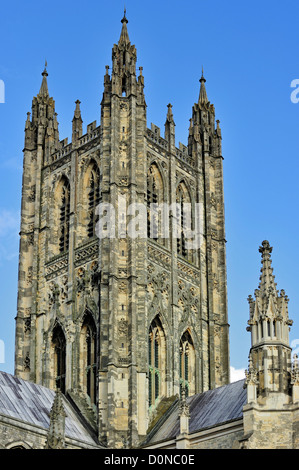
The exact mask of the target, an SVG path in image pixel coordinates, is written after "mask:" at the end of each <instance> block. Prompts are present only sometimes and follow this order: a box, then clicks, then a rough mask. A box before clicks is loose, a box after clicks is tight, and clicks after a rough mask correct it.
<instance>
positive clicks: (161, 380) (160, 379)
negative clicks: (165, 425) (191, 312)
mask: <svg viewBox="0 0 299 470" xmlns="http://www.w3.org/2000/svg"><path fill="white" fill-rule="evenodd" d="M165 356H166V344H165V335H164V331H163V328H162V325H161V322H160V320H159V318H158V317H156V318H155V319H154V320H153V322H152V324H151V326H150V329H149V338H148V361H149V383H148V385H149V391H148V397H149V406H150V407H152V406H155V405H156V403H157V401H159V399H160V398H161V397H162V396H163V395H164V394H165V364H166V357H165Z"/></svg>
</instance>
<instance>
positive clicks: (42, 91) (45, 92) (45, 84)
mask: <svg viewBox="0 0 299 470" xmlns="http://www.w3.org/2000/svg"><path fill="white" fill-rule="evenodd" d="M47 76H48V72H47V61H46V62H45V68H44V71H43V72H42V77H43V80H42V84H41V87H40V90H39V95H41V96H49V91H48V82H47Z"/></svg>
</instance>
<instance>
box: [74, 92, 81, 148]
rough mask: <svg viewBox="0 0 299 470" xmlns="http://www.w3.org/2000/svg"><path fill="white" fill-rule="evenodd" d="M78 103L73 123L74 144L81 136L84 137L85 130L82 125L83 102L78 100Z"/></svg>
mask: <svg viewBox="0 0 299 470" xmlns="http://www.w3.org/2000/svg"><path fill="white" fill-rule="evenodd" d="M75 103H76V108H75V112H74V117H73V121H72V123H73V124H72V142H73V143H74V142H76V140H78V139H79V138H80V137H81V136H82V133H83V128H82V123H83V120H82V117H81V109H80V103H81V101H80V100H77V101H75Z"/></svg>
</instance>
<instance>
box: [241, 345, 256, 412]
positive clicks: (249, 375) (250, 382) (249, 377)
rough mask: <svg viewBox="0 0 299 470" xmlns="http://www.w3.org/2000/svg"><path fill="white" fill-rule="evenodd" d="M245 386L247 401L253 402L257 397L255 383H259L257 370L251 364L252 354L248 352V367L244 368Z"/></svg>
mask: <svg viewBox="0 0 299 470" xmlns="http://www.w3.org/2000/svg"><path fill="white" fill-rule="evenodd" d="M245 377H246V379H245V385H244V386H245V387H246V388H247V403H255V402H256V399H257V385H258V383H259V381H258V377H257V371H256V369H255V368H254V366H253V360H252V355H251V354H249V365H248V369H247V370H245Z"/></svg>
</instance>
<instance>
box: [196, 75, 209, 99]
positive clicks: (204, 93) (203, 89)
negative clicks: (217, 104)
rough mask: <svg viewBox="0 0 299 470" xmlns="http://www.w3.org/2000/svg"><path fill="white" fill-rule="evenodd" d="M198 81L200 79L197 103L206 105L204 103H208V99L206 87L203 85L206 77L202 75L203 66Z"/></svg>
mask: <svg viewBox="0 0 299 470" xmlns="http://www.w3.org/2000/svg"><path fill="white" fill-rule="evenodd" d="M199 81H200V92H199V99H198V104H199V105H206V104H208V103H209V100H208V95H207V91H206V87H205V82H206V79H205V78H204V76H203V67H202V74H201V78H200V80H199Z"/></svg>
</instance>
